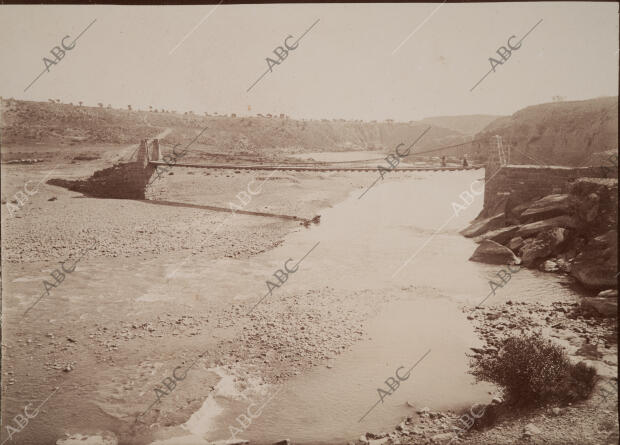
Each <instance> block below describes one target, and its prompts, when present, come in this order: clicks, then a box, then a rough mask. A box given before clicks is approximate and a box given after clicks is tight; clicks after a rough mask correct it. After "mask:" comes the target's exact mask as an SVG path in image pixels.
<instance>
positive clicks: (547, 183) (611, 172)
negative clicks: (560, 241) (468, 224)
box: [481, 151, 618, 216]
mask: <svg viewBox="0 0 620 445" xmlns="http://www.w3.org/2000/svg"><path fill="white" fill-rule="evenodd" d="M492 153H493V151H491V152H490V153H489V155H491V154H492ZM607 177H609V178H616V179H617V178H618V169H617V167H616V166H613V165H610V166H609V167H607V168H606V167H583V168H575V167H557V166H549V167H543V166H538V165H506V166H504V167H501V168H500V165H499V161H498V159H496V158H495V157H493V156H489V162H488V164H487V168H486V170H485V191H484V208H483V212H482V214H481V216H491V215H494V214H497V213H499V212H502V211H503V210H504V207H505V206H506V203H507V202H508V201H509V200H510V201H512V202H514V203H515V204H517V203H522V202H524V201H528V200H532V199H536V198H542V197H543V196H545V195H550V194H554V193H568V192H569V189H570V186H571V185H572V183H573V182H574V181H575V180H576V179H578V178H607Z"/></svg>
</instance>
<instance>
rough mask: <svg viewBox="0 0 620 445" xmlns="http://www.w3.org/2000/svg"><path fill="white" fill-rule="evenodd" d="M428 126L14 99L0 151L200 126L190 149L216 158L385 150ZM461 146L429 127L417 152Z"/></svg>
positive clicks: (123, 139)
mask: <svg viewBox="0 0 620 445" xmlns="http://www.w3.org/2000/svg"><path fill="white" fill-rule="evenodd" d="M453 119H457V118H453ZM428 125H429V124H428V123H423V122H408V123H397V122H389V121H387V122H374V121H373V122H362V121H345V120H327V119H323V120H294V119H290V118H288V117H284V116H282V117H275V116H273V117H270V116H260V115H258V116H252V117H234V116H199V115H195V114H180V113H172V112H165V113H162V112H155V111H140V110H133V111H132V110H118V109H112V108H105V107H86V106H77V105H71V104H60V103H47V102H29V101H18V100H3V101H2V113H1V116H0V130H1V132H2V142H3V144H4V145H5V146H6V145H16V144H18V145H29V144H32V143H34V142H36V143H52V144H61V145H62V144H68V145H76V144H93V143H95V144H97V143H113V144H130V143H137V142H138V141H139V140H140V139H142V138H148V137H153V136H155V135H156V134H158V133H159V132H161V131H162V129H164V128H171V129H172V132H171V134H170V135H169V136H167V137H166V141H167V142H171V143H176V142H185V141H189V140H190V139H193V138H194V136H195V135H196V130H198V129H203V128H205V127H207V128H208V130H207V131H206V132H205V133H204V134H203V135H202V136H201V137H200V139H199V140H198V141H197V142H196V145H197V146H198V145H202V146H203V147H205V148H206V149H207V150H208V151H210V152H219V153H256V152H261V153H264V151H270V152H273V153H278V152H286V153H291V152H292V153H296V152H317V151H348V150H384V151H388V150H392V149H393V148H394V147H395V146H396V145H397V144H399V143H401V142H407V141H411V142H412V141H413V140H415V139H416V138H417V137H418V136H419V135H420V134H421V133H422V131H424V130H425V129H426V128H427V127H428ZM468 140H471V136H468V135H466V134H463V133H461V132H459V131H456V130H454V129H449V128H443V127H441V126H435V125H433V127H432V128H431V130H430V131H429V132H428V133H427V134H426V135H425V136H424V138H423V139H422V140H421V141H420V143H419V144H418V145H417V149H418V150H424V149H430V148H435V147H438V146H445V145H452V144H458V143H462V142H465V141H468Z"/></svg>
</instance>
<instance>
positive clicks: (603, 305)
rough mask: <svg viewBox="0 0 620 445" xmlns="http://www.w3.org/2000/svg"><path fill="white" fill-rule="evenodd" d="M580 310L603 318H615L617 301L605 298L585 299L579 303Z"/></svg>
mask: <svg viewBox="0 0 620 445" xmlns="http://www.w3.org/2000/svg"><path fill="white" fill-rule="evenodd" d="M581 308H582V309H585V310H586V311H587V312H595V313H597V314H598V315H602V316H603V317H615V316H617V314H618V300H617V299H614V298H605V297H586V298H584V299H583V300H582V301H581Z"/></svg>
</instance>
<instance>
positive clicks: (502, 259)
mask: <svg viewBox="0 0 620 445" xmlns="http://www.w3.org/2000/svg"><path fill="white" fill-rule="evenodd" d="M469 260H470V261H478V262H480V263H489V264H520V263H521V260H520V259H519V258H517V257H516V256H515V254H514V253H513V252H512V250H510V249H509V248H508V247H504V246H502V245H501V244H499V243H496V242H495V241H491V240H483V241H482V242H481V243H480V245H479V246H478V248H477V249H476V251H475V252H474V254H473V255H472V256H471V258H469Z"/></svg>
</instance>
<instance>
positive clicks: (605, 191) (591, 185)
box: [569, 178, 618, 237]
mask: <svg viewBox="0 0 620 445" xmlns="http://www.w3.org/2000/svg"><path fill="white" fill-rule="evenodd" d="M569 199H570V206H571V214H572V215H573V217H574V218H575V220H576V222H577V225H578V227H579V230H580V232H582V233H584V234H586V235H587V236H588V237H594V236H597V235H601V234H603V233H605V232H607V231H608V230H611V229H615V230H617V224H618V181H617V180H616V179H602V178H580V179H577V180H575V182H574V183H573V185H572V186H571V189H570V196H569Z"/></svg>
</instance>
